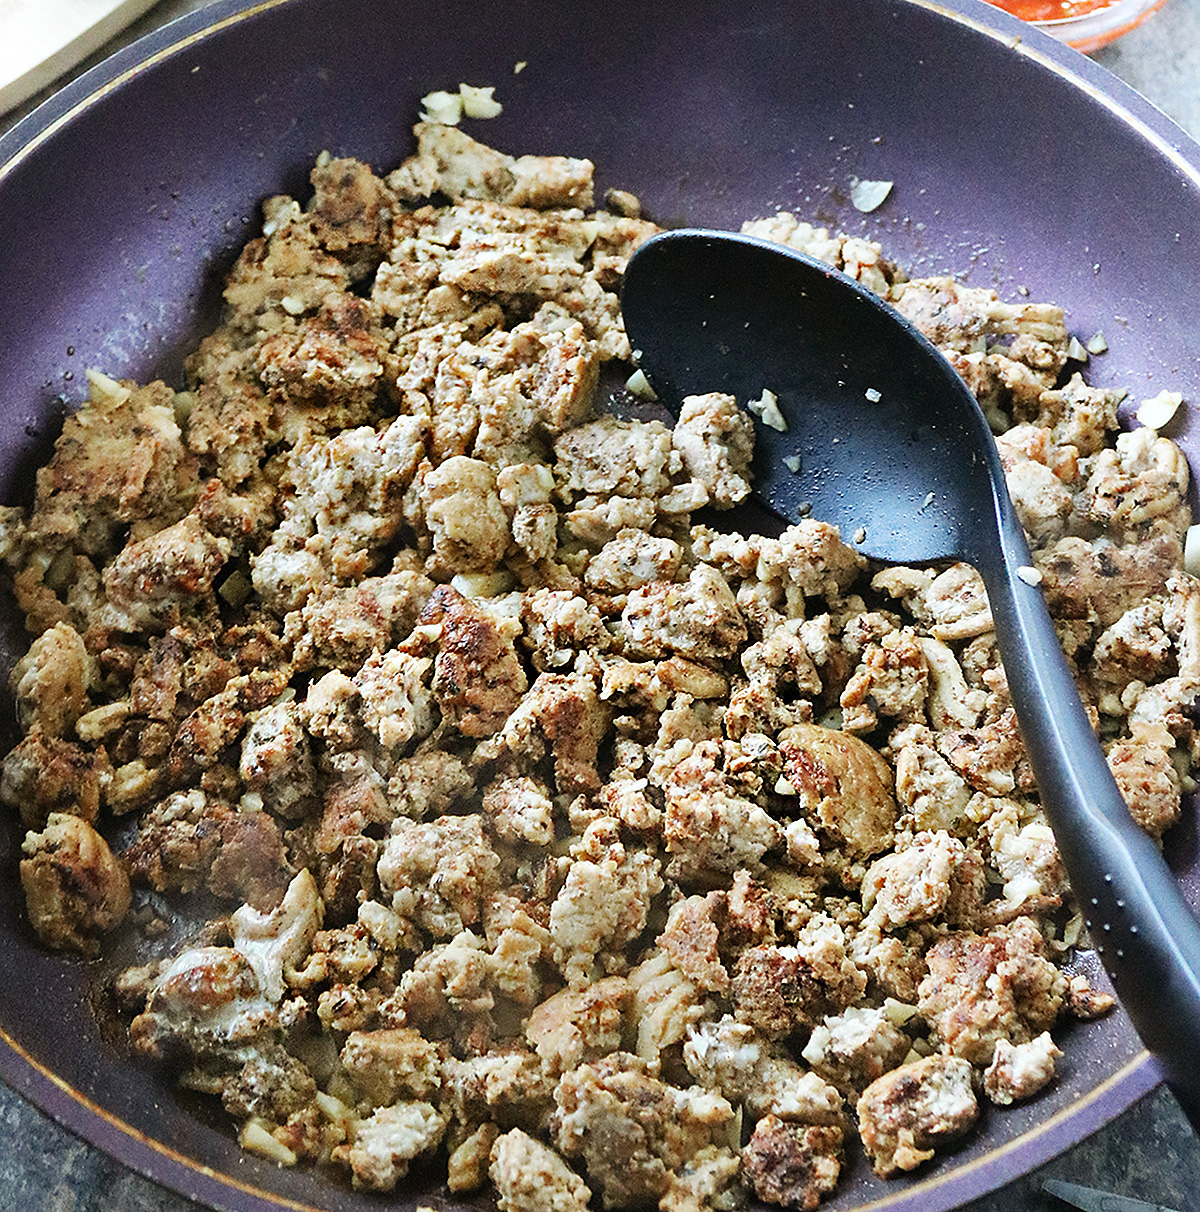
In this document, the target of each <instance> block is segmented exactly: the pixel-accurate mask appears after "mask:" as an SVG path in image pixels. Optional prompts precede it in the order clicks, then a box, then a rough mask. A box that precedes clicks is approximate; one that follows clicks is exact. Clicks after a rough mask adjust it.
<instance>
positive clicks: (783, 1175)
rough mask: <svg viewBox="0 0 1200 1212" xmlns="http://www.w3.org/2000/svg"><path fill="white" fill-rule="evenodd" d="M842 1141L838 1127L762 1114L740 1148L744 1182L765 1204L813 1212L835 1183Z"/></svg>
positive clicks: (841, 1134)
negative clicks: (790, 1121)
mask: <svg viewBox="0 0 1200 1212" xmlns="http://www.w3.org/2000/svg"><path fill="white" fill-rule="evenodd" d="M842 1139H843V1132H842V1129H841V1128H839V1127H834V1126H818V1125H813V1124H794V1123H785V1122H784V1121H783V1120H781V1119H778V1118H777V1117H776V1116H774V1115H767V1116H764V1117H763V1118H762V1119H760V1120H759V1121H758V1123H757V1124H755V1125H754V1132H753V1133H752V1134H751V1136H750V1139H749V1141H748V1142H747V1143H746V1144H745V1146H744V1147H743V1148H742V1182H743V1183H745V1185H746V1186H747V1187H749V1188H750V1189H751V1190H752V1191H753V1192H754V1194H755V1195H757V1196H758V1198H759V1199H761V1200H762V1201H763V1203H767V1204H780V1205H782V1206H783V1207H785V1208H805V1209H808V1212H812V1209H814V1208H816V1207H817V1206H818V1205H819V1204H820V1202H821V1199H822V1197H823V1196H826V1195H828V1194H830V1193H831V1192H832V1191H833V1190H834V1188H835V1187H836V1186H837V1180H838V1177H839V1176H840V1174H841V1172H842Z"/></svg>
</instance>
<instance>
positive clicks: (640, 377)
mask: <svg viewBox="0 0 1200 1212" xmlns="http://www.w3.org/2000/svg"><path fill="white" fill-rule="evenodd" d="M625 390H626V391H627V392H629V394H630V395H631V396H637V397H638V399H641V400H657V399H658V396H656V395H655V394H654V388H653V387H651V386H650V380H649V379H647V378H646V374H645V372H644V371H642V370H640V369H639V370H635V371H634V372H633V374H631V375H630V376H629V378H628V379H626V380H625Z"/></svg>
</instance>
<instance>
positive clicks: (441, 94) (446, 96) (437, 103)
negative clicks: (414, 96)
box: [421, 88, 463, 126]
mask: <svg viewBox="0 0 1200 1212" xmlns="http://www.w3.org/2000/svg"><path fill="white" fill-rule="evenodd" d="M462 113H463V103H462V97H460V96H459V94H458V93H448V92H446V90H445V89H441V88H440V89H438V90H437V91H436V92H432V93H426V94H425V96H423V97H422V98H421V121H422V122H438V123H440V124H441V125H442V126H457V125H458V124H459V121H460V120H461V119H462Z"/></svg>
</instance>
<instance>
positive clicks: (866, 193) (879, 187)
mask: <svg viewBox="0 0 1200 1212" xmlns="http://www.w3.org/2000/svg"><path fill="white" fill-rule="evenodd" d="M893 184H894V182H892V181H860V180H859V179H858V178H857V177H855V178H854V179H853V180H852V181H851V182H850V202H851V204H852V205H853V206H854V209H855V210H861V211H862V212H863V214H870V213H871V211H873V210H877V209H878V208H879V207H880V206H882V205H883V203H884V200H885V199H886V198H887V196H888V194H890V193H891V192H892V185H893Z"/></svg>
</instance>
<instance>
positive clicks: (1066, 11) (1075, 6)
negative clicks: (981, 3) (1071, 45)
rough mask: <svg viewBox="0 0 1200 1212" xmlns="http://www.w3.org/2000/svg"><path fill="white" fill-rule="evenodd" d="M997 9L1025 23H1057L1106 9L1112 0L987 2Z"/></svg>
mask: <svg viewBox="0 0 1200 1212" xmlns="http://www.w3.org/2000/svg"><path fill="white" fill-rule="evenodd" d="M989 2H990V3H991V4H994V5H995V6H996V7H997V8H1002V9H1005V10H1007V11H1008V12H1010V13H1012V14H1013V16H1015V17H1023V18H1024V19H1025V20H1026V21H1057V20H1061V19H1062V18H1064V17H1081V16H1083V14H1084V13H1094V12H1095V11H1096V9H1098V8H1107V7H1108V6H1109V5H1110V4H1111V3H1112V2H1113V0H989Z"/></svg>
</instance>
